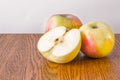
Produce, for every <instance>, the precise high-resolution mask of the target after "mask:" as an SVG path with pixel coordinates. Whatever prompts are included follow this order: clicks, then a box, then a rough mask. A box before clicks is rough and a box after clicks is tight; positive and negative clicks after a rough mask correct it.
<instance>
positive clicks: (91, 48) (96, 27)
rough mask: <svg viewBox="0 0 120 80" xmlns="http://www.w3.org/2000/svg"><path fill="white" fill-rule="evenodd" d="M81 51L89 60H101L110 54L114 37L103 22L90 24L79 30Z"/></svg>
mask: <svg viewBox="0 0 120 80" xmlns="http://www.w3.org/2000/svg"><path fill="white" fill-rule="evenodd" d="M80 32H81V37H82V46H81V51H82V52H83V53H84V54H85V55H87V56H88V57H91V58H102V57H105V56H107V55H108V54H110V52H111V51H112V49H113V47H114V43H115V36H114V33H113V32H112V30H111V28H110V26H109V25H108V24H105V23H103V22H90V23H87V24H85V25H83V26H82V27H81V28H80Z"/></svg>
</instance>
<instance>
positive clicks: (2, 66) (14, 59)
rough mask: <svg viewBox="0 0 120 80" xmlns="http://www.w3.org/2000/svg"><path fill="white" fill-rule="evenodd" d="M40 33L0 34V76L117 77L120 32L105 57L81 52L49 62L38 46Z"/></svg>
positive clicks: (37, 79)
mask: <svg viewBox="0 0 120 80" xmlns="http://www.w3.org/2000/svg"><path fill="white" fill-rule="evenodd" d="M41 35H42V34H0V80H120V76H119V74H120V35H119V34H116V35H115V37H116V40H115V42H116V43H115V47H114V49H113V51H112V52H111V54H110V55H109V56H108V57H104V58H101V59H91V58H88V57H86V56H84V55H83V54H82V53H81V52H80V54H79V55H78V56H77V57H76V58H75V59H74V60H73V61H72V62H69V63H67V64H56V63H52V62H50V61H48V60H46V59H45V58H43V57H42V56H41V55H40V53H39V51H38V50H37V47H36V45H37V42H38V40H39V38H40V37H41Z"/></svg>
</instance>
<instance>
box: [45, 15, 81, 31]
mask: <svg viewBox="0 0 120 80" xmlns="http://www.w3.org/2000/svg"><path fill="white" fill-rule="evenodd" d="M59 26H65V27H66V28H67V29H73V28H78V29H79V28H80V26H82V22H81V21H80V20H79V18H78V17H77V16H74V15H72V14H56V15H52V16H51V17H50V18H49V19H48V22H47V25H46V27H45V32H48V31H49V30H51V29H53V28H55V27H59Z"/></svg>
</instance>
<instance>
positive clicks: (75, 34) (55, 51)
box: [37, 26, 81, 63]
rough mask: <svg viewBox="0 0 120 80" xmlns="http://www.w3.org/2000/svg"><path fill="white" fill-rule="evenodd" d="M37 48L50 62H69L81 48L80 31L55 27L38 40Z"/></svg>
mask: <svg viewBox="0 0 120 80" xmlns="http://www.w3.org/2000/svg"><path fill="white" fill-rule="evenodd" d="M37 48H38V50H39V51H40V53H41V54H42V55H43V56H44V57H45V58H46V59H48V60H50V61H52V62H55V63H67V62H70V61H72V60H73V59H74V58H75V57H76V56H77V54H78V53H79V51H80V48H81V35H80V31H79V29H71V30H69V31H68V30H67V28H66V27H64V26H60V27H56V28H54V29H52V30H50V31H49V32H47V33H45V34H44V35H43V36H42V37H41V38H40V39H39V41H38V44H37Z"/></svg>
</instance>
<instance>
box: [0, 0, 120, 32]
mask: <svg viewBox="0 0 120 80" xmlns="http://www.w3.org/2000/svg"><path fill="white" fill-rule="evenodd" d="M57 13H70V14H74V15H76V16H78V17H79V18H80V20H81V21H82V22H83V24H85V23H87V22H90V21H102V22H106V23H108V24H109V25H110V26H111V28H112V29H113V32H114V33H120V0H0V33H43V32H44V28H45V23H46V20H47V19H48V17H49V16H51V15H53V14H57Z"/></svg>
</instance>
